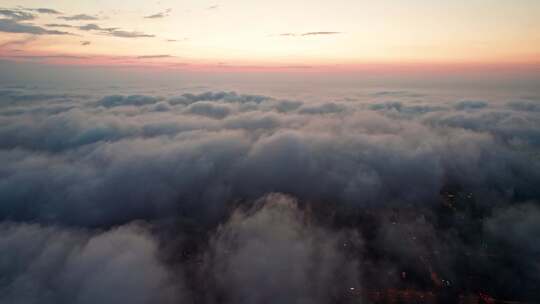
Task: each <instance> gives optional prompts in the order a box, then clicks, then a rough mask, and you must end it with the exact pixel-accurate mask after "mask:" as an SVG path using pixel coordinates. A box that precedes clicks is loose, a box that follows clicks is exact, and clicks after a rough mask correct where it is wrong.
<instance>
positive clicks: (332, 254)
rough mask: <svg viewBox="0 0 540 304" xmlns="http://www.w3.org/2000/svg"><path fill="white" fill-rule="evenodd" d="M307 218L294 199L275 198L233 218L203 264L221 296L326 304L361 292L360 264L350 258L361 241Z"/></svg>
mask: <svg viewBox="0 0 540 304" xmlns="http://www.w3.org/2000/svg"><path fill="white" fill-rule="evenodd" d="M305 216H306V214H304V213H303V212H301V211H300V210H299V209H298V206H297V203H296V202H295V201H294V199H291V198H290V197H286V196H283V195H275V194H273V195H269V196H267V197H265V198H263V199H261V200H260V201H258V202H256V203H255V206H254V207H253V208H252V210H248V211H237V212H235V213H233V214H232V215H231V218H230V219H229V221H228V222H226V223H225V224H224V225H222V226H220V227H219V229H218V231H217V233H216V235H214V237H213V238H212V240H211V242H210V248H211V249H210V252H209V255H208V256H207V258H206V260H205V262H206V263H207V264H208V267H209V268H210V269H211V273H210V275H211V276H212V278H213V279H214V280H215V281H216V285H217V288H216V289H217V290H218V292H221V293H223V294H224V296H225V298H226V299H228V300H229V301H228V302H231V303H328V302H331V300H333V299H334V298H336V294H341V295H347V294H348V293H352V291H354V290H355V289H357V288H360V282H359V281H358V280H359V275H358V274H359V267H360V265H359V263H358V260H356V259H354V258H352V259H351V258H348V257H347V251H348V250H349V248H354V246H357V245H358V244H359V243H360V240H359V237H358V235H356V234H355V233H346V232H339V231H335V232H332V231H329V230H326V229H323V228H320V227H317V226H315V225H312V224H310V223H309V219H308V218H306V217H305ZM347 246H348V247H347ZM344 297H346V296H344ZM216 300H217V299H216ZM216 302H217V301H216Z"/></svg>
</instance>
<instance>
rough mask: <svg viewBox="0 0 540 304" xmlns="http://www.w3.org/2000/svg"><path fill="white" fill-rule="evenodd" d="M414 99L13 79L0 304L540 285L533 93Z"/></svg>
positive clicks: (0, 98)
mask: <svg viewBox="0 0 540 304" xmlns="http://www.w3.org/2000/svg"><path fill="white" fill-rule="evenodd" d="M411 94H412V93H403V92H386V91H385V92H382V91H381V92H375V93H373V94H372V95H371V98H372V100H371V101H369V102H367V103H361V102H353V101H333V102H318V103H315V102H302V101H296V100H285V99H275V98H271V97H268V96H262V95H244V94H238V93H235V92H205V93H197V94H192V93H182V92H180V93H178V94H175V95H174V96H154V95H142V94H137V95H129V94H125V95H106V96H97V95H81V94H71V93H62V92H60V93H50V92H39V91H38V92H36V91H28V90H26V89H18V88H8V89H3V90H0V138H1V139H2V140H1V141H0V168H1V169H0V198H1V203H0V220H2V221H3V224H2V226H1V227H0V251H2V252H5V253H6V255H5V258H4V257H3V258H2V259H0V273H5V274H7V275H6V276H5V277H6V279H4V280H1V281H0V294H1V295H2V296H3V297H4V298H0V299H1V300H4V301H7V302H17V301H19V302H27V303H33V302H37V301H38V300H39V299H43V300H41V301H40V302H41V303H43V302H46V303H73V302H81V303H90V302H103V303H112V302H115V303H117V302H135V303H150V302H152V303H169V302H175V301H188V300H189V301H193V302H194V303H255V302H257V303H276V302H279V303H331V302H335V301H338V302H340V303H349V302H350V303H355V302H357V301H358V300H362V299H365V300H370V301H375V300H376V299H377V297H379V299H380V297H385V296H388V295H386V294H384V293H383V294H382V295H381V294H378V293H376V291H385V290H406V289H411V290H416V291H418V292H424V293H425V294H424V295H425V296H430V297H436V298H437V299H438V300H440V301H449V302H456V301H458V300H459V296H460V295H464V294H465V295H478V294H479V292H483V293H488V294H490V295H492V296H494V297H496V298H499V299H507V300H520V301H533V302H534V301H535V300H537V299H539V294H538V292H537V290H536V288H535V286H537V285H538V283H539V282H540V277H539V276H538V269H539V268H538V265H537V264H538V263H536V262H535V257H536V256H537V254H538V248H537V246H536V244H538V243H540V240H538V229H539V228H540V225H539V224H538V223H540V211H539V210H538V199H539V198H540V190H539V189H538V186H537V185H538V184H540V158H538V155H539V154H538V151H539V148H540V131H539V130H540V117H539V116H538V111H535V110H534V109H535V108H536V107H537V102H536V101H533V100H514V101H509V102H508V103H500V104H494V103H490V102H489V101H483V100H456V101H455V102H452V103H443V102H439V103H436V102H424V101H422V100H421V99H423V98H425V97H424V96H423V95H421V94H416V93H414V94H412V95H411ZM411 99H412V100H415V101H410V100H411ZM276 193H281V194H276ZM134 265H136V266H135V267H134ZM493 274H496V276H497V279H496V280H485V279H484V278H485V277H487V276H493ZM186 278H189V279H186ZM338 278H339V279H338ZM338 282H339V284H338ZM27 290H31V291H32V292H31V293H28V292H24V291H27ZM428 292H429V294H427V293H428Z"/></svg>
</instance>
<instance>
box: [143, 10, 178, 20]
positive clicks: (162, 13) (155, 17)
mask: <svg viewBox="0 0 540 304" xmlns="http://www.w3.org/2000/svg"><path fill="white" fill-rule="evenodd" d="M171 11H172V9H170V8H169V9H167V10H165V11H163V12H160V13H156V14H153V15H148V16H144V18H146V19H158V18H165V17H167V16H169V14H170V12H171Z"/></svg>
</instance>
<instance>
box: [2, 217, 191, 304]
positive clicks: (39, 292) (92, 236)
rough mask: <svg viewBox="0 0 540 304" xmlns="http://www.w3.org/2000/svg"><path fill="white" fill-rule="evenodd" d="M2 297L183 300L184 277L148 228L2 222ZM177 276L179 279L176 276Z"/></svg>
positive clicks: (75, 300)
mask: <svg viewBox="0 0 540 304" xmlns="http://www.w3.org/2000/svg"><path fill="white" fill-rule="evenodd" d="M0 250H2V262H1V263H0V270H1V271H2V276H3V280H2V282H0V302H3V303H38V302H39V303H96V302H99V303H118V301H121V302H125V303H141V304H143V303H155V302H159V303H177V301H179V300H181V299H180V297H179V296H180V290H181V288H182V287H181V286H178V284H181V281H178V279H177V278H175V277H174V276H173V275H171V274H170V273H169V271H168V270H167V268H166V266H165V265H163V263H161V262H160V261H159V258H158V247H157V243H156V241H155V240H154V239H153V238H152V236H151V235H150V234H149V233H148V232H147V231H145V229H144V228H142V227H138V226H137V225H127V226H122V227H119V228H115V229H112V230H110V231H107V232H102V233H100V232H97V233H90V232H88V231H83V230H73V229H65V228H60V227H47V226H41V225H31V224H15V223H5V224H2V225H0ZM174 279H177V280H174Z"/></svg>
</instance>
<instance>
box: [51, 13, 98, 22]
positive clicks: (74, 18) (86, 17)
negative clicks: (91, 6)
mask: <svg viewBox="0 0 540 304" xmlns="http://www.w3.org/2000/svg"><path fill="white" fill-rule="evenodd" d="M58 19H62V20H67V21H79V20H98V19H99V18H98V17H96V16H91V15H87V14H78V15H72V16H61V17H58Z"/></svg>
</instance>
